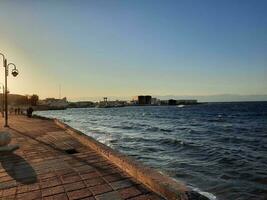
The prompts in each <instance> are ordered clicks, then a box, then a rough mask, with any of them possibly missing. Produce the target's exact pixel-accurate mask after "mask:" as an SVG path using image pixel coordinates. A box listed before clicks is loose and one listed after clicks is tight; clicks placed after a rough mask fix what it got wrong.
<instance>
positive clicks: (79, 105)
mask: <svg viewBox="0 0 267 200" xmlns="http://www.w3.org/2000/svg"><path fill="white" fill-rule="evenodd" d="M94 106H95V103H94V102H92V101H78V102H71V103H69V106H68V107H70V108H88V107H94Z"/></svg>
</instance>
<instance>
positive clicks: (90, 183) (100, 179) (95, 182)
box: [84, 178, 106, 187]
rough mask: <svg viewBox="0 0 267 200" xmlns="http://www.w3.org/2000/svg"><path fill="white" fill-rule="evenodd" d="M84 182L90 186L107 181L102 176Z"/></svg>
mask: <svg viewBox="0 0 267 200" xmlns="http://www.w3.org/2000/svg"><path fill="white" fill-rule="evenodd" d="M84 182H85V184H86V185H87V186H88V187H92V186H95V185H101V184H105V183H106V182H105V180H104V179H102V178H93V179H87V180H85V181H84Z"/></svg>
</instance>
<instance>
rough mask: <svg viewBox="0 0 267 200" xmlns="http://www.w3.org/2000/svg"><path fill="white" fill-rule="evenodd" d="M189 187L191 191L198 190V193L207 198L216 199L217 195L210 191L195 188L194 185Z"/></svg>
mask: <svg viewBox="0 0 267 200" xmlns="http://www.w3.org/2000/svg"><path fill="white" fill-rule="evenodd" d="M191 189H192V190H193V191H195V192H198V193H199V194H201V195H203V196H205V197H207V198H209V199H210V200H218V199H217V197H216V196H215V195H214V194H212V193H209V192H204V191H201V190H200V189H199V188H195V187H191Z"/></svg>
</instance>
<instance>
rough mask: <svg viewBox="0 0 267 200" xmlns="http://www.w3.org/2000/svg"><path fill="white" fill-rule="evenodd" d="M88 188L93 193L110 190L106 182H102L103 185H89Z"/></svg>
mask: <svg viewBox="0 0 267 200" xmlns="http://www.w3.org/2000/svg"><path fill="white" fill-rule="evenodd" d="M90 190H91V191H92V192H93V194H94V195H98V194H102V193H105V192H109V191H112V188H111V187H110V186H109V185H108V184H103V185H96V186H93V187H90Z"/></svg>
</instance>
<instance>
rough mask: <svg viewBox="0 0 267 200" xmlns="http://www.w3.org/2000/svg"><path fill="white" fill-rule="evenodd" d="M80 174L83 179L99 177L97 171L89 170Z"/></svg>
mask: <svg viewBox="0 0 267 200" xmlns="http://www.w3.org/2000/svg"><path fill="white" fill-rule="evenodd" d="M80 176H81V177H82V179H83V180H86V179H92V178H96V177H100V174H99V173H97V172H90V173H86V174H81V175H80Z"/></svg>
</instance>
